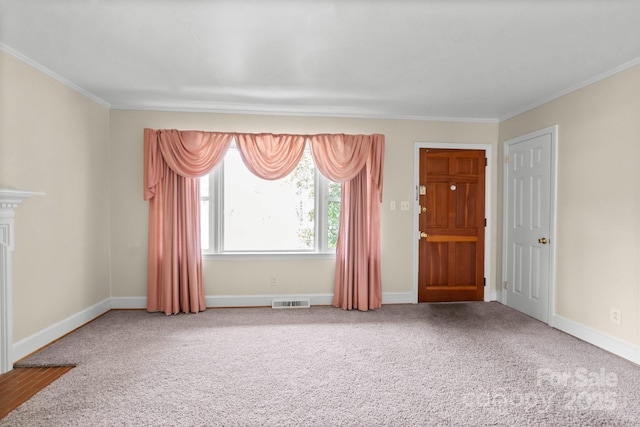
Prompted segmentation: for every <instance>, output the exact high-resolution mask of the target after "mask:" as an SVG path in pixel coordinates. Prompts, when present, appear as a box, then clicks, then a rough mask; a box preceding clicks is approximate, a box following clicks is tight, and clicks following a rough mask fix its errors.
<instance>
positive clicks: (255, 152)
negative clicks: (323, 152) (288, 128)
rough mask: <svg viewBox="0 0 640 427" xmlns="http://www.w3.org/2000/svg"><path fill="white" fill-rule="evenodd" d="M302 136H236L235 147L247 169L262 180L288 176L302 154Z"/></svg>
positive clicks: (304, 142) (303, 143)
mask: <svg viewBox="0 0 640 427" xmlns="http://www.w3.org/2000/svg"><path fill="white" fill-rule="evenodd" d="M305 144H306V138H305V137H304V136H303V135H272V134H258V135H254V134H238V135H236V145H237V146H238V150H239V151H240V157H242V161H243V162H244V164H245V165H246V166H247V168H248V169H249V170H250V171H251V172H252V173H253V174H254V175H256V176H259V177H260V178H262V179H268V180H275V179H280V178H284V177H285V176H287V175H288V174H290V173H291V172H292V171H293V170H294V169H295V168H296V166H297V165H298V163H299V162H300V158H301V157H302V154H303V153H304V147H305Z"/></svg>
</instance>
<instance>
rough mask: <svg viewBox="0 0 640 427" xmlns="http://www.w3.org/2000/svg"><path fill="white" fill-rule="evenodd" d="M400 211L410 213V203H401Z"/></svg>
mask: <svg viewBox="0 0 640 427" xmlns="http://www.w3.org/2000/svg"><path fill="white" fill-rule="evenodd" d="M400 210H401V211H408V210H409V202H407V201H402V202H400Z"/></svg>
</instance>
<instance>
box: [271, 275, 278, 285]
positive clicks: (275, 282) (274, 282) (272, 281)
mask: <svg viewBox="0 0 640 427" xmlns="http://www.w3.org/2000/svg"><path fill="white" fill-rule="evenodd" d="M271 286H278V282H277V281H276V278H275V276H271Z"/></svg>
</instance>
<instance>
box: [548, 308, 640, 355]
mask: <svg viewBox="0 0 640 427" xmlns="http://www.w3.org/2000/svg"><path fill="white" fill-rule="evenodd" d="M552 317H553V318H552V319H551V320H552V322H551V325H553V327H554V328H556V329H558V330H560V331H562V332H566V333H567V334H569V335H573V336H574V337H576V338H580V339H581V340H582V341H586V342H588V343H589V344H593V345H595V346H596V347H600V348H602V349H604V350H607V351H608V352H611V353H613V354H615V355H617V356H620V357H622V358H624V359H627V360H630V361H632V362H634V363H637V364H640V347H639V346H636V345H634V344H631V343H630V342H627V341H623V340H621V339H618V338H615V337H612V336H611V335H607V334H605V333H603V332H600V331H598V330H596V329H593V328H590V327H588V326H585V325H583V324H581V323H578V322H575V321H573V320H570V319H567V318H566V317H562V316H558V315H557V314H554V315H553V316H552Z"/></svg>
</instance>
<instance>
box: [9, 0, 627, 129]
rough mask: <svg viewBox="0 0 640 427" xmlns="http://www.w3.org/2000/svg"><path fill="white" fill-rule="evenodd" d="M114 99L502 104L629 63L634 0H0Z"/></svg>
mask: <svg viewBox="0 0 640 427" xmlns="http://www.w3.org/2000/svg"><path fill="white" fill-rule="evenodd" d="M0 49H2V50H4V51H7V52H9V53H12V54H14V55H15V56H18V57H20V58H21V59H23V60H25V61H27V62H29V63H31V64H32V65H35V66H36V67H38V68H40V69H42V70H44V71H46V72H48V73H49V74H51V75H54V76H57V78H59V79H61V80H63V81H65V82H67V84H70V85H71V86H74V87H76V88H79V89H80V90H82V91H84V92H86V93H88V94H90V95H91V96H93V97H94V98H96V99H97V100H99V101H100V102H102V103H104V104H105V105H108V106H109V107H111V108H113V109H151V110H178V111H181V110H186V111H222V112H247V113H248V112H251V113H275V114H294V115H295V114H303V115H321V116H357V117H385V118H419V119H434V118H439V119H462V120H465V119H467V120H469V119H471V120H501V119H504V118H507V117H510V116H512V115H515V114H517V113H520V112H522V111H525V110H527V109H529V108H531V107H533V106H535V105H539V104H540V103H542V102H545V101H548V100H550V99H553V98H554V97H557V96H559V95H561V94H563V93H566V92H567V91H570V90H573V89H576V88H578V87H581V86H583V85H585V84H588V83H590V82H593V81H595V80H597V79H599V78H601V77H603V76H605V75H607V74H609V73H611V72H612V71H616V70H620V69H623V68H625V67H628V66H631V65H635V64H639V63H640V0H555V1H554V0H540V1H534V0H526V1H525V0H492V1H487V0H475V1H473V0H466V1H465V0H448V1H444V0H442V1H435V0H422V1H419V0H404V1H403V0H391V1H387V0H368V1H367V0H277V1H264V0H263V1H260V0H226V1H212V0H209V1H206V0H183V1H171V0H57V1H53V0H0Z"/></svg>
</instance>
